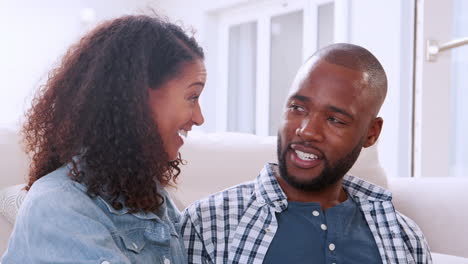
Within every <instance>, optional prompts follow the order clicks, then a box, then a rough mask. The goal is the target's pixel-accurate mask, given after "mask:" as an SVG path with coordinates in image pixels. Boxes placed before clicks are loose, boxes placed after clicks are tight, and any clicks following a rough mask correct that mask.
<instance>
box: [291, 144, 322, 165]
mask: <svg viewBox="0 0 468 264" xmlns="http://www.w3.org/2000/svg"><path fill="white" fill-rule="evenodd" d="M288 157H289V159H290V161H291V162H292V164H293V165H294V166H296V167H299V168H302V169H310V168H314V167H316V166H318V165H319V164H321V163H322V162H323V157H324V155H323V153H322V152H321V151H320V150H318V149H316V148H314V147H310V146H306V145H303V144H291V145H290V148H289V149H288Z"/></svg>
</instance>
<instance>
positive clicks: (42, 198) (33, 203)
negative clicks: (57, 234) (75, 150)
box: [22, 166, 94, 213]
mask: <svg viewBox="0 0 468 264" xmlns="http://www.w3.org/2000/svg"><path fill="white" fill-rule="evenodd" d="M90 204H94V202H93V201H92V199H91V197H89V195H88V194H87V193H86V187H85V186H84V185H82V184H80V183H78V182H75V181H73V180H72V179H71V178H70V177H69V169H68V167H67V166H62V167H60V168H58V169H57V170H55V171H53V172H51V173H49V174H47V175H45V176H43V177H41V178H40V179H38V180H37V181H36V182H34V184H33V185H32V186H31V188H30V190H29V191H28V193H27V195H26V198H25V200H24V202H23V205H22V207H25V208H27V209H29V210H31V209H32V208H36V209H39V210H37V211H41V212H42V213H44V212H45V211H42V210H41V209H42V208H43V207H47V208H49V211H54V209H56V210H59V209H61V208H62V209H66V208H69V209H73V208H75V207H83V206H87V205H90ZM51 207H53V208H54V209H52V208H51Z"/></svg>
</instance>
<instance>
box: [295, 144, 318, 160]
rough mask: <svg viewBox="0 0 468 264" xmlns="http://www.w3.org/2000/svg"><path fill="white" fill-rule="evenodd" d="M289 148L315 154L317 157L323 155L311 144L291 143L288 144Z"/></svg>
mask: <svg viewBox="0 0 468 264" xmlns="http://www.w3.org/2000/svg"><path fill="white" fill-rule="evenodd" d="M289 148H290V149H292V150H293V151H296V150H298V151H300V152H304V153H308V154H312V155H315V156H317V158H318V159H323V158H324V156H325V155H324V154H323V152H322V151H321V150H320V149H318V148H316V147H312V146H307V145H306V144H300V143H292V144H290V145H289Z"/></svg>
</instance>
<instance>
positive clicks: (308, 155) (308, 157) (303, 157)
mask: <svg viewBox="0 0 468 264" xmlns="http://www.w3.org/2000/svg"><path fill="white" fill-rule="evenodd" d="M295 152H296V154H297V156H298V157H299V158H300V159H301V160H316V159H318V157H317V156H316V155H314V154H311V153H305V152H302V151H300V150H295Z"/></svg>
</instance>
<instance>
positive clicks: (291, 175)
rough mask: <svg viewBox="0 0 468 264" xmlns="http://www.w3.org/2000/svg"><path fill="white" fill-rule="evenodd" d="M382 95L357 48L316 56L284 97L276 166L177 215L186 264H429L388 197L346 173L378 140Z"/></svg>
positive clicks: (382, 81)
mask: <svg viewBox="0 0 468 264" xmlns="http://www.w3.org/2000/svg"><path fill="white" fill-rule="evenodd" d="M386 92H387V79H386V75H385V71H384V69H383V68H382V66H381V64H380V63H379V62H378V60H377V59H376V58H375V57H374V56H373V55H372V54H371V53H370V52H369V51H367V50H366V49H364V48H362V47H359V46H356V45H351V44H334V45H331V46H328V47H326V48H324V49H322V50H320V51H318V52H317V53H315V54H314V55H313V56H312V57H311V58H310V59H309V60H308V61H307V62H306V63H305V64H304V65H303V66H302V67H301V68H300V70H299V72H298V73H297V75H296V78H295V80H294V82H293V84H292V87H291V89H290V92H289V95H288V99H287V102H286V106H285V108H284V114H283V116H282V123H281V125H280V128H279V131H278V161H279V162H278V164H267V165H266V166H265V168H264V169H263V170H262V171H261V172H260V175H259V176H258V177H257V178H256V180H254V181H252V182H247V183H244V184H241V185H238V186H235V187H232V188H231V189H228V190H226V191H223V192H220V193H217V194H214V195H212V196H209V197H208V198H206V199H203V200H200V201H198V202H196V203H194V204H193V205H191V206H190V207H189V208H188V209H187V210H186V211H185V215H184V222H183V227H182V232H183V235H184V239H185V245H186V247H187V250H188V257H189V263H242V264H244V263H359V264H363V263H366V264H367V263H384V264H387V263H388V264H390V263H431V256H430V252H429V248H428V245H427V242H426V240H425V238H424V236H423V234H422V232H421V230H420V229H419V227H418V226H417V225H416V224H415V223H414V222H413V221H412V220H410V219H408V218H407V217H405V216H403V215H401V214H400V213H398V212H396V211H395V209H394V207H393V204H392V202H391V200H392V196H391V193H390V192H389V191H387V190H385V189H382V188H381V187H379V186H375V185H372V184H371V183H368V182H365V181H363V180H361V179H359V178H356V177H353V176H350V175H346V173H347V172H348V170H349V169H350V168H351V167H352V165H353V164H354V162H355V161H356V159H357V158H358V156H359V153H360V151H361V149H362V148H363V147H365V148H366V147H369V146H372V145H373V144H375V142H376V141H377V139H378V137H379V135H380V131H381V129H382V125H383V120H382V118H380V117H377V114H378V112H379V109H380V107H381V105H382V103H383V101H384V99H385V95H386Z"/></svg>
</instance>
